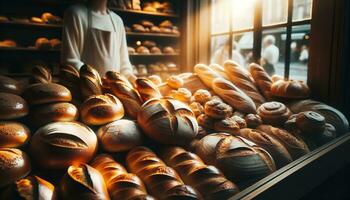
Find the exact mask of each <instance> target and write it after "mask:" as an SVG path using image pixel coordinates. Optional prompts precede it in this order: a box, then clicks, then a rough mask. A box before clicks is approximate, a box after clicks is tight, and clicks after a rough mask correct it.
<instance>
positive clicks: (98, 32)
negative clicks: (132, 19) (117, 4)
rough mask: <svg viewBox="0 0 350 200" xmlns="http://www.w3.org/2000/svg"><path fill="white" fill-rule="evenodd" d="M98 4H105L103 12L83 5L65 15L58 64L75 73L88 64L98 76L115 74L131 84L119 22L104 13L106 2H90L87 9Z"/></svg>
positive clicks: (129, 68)
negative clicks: (74, 69) (66, 66)
mask: <svg viewBox="0 0 350 200" xmlns="http://www.w3.org/2000/svg"><path fill="white" fill-rule="evenodd" d="M94 1H96V2H94ZM97 1H98V2H97ZM100 3H102V4H105V5H103V6H104V7H105V12H101V10H98V9H96V10H94V8H93V7H92V6H91V7H88V6H85V5H75V6H73V7H71V8H68V9H67V11H66V12H65V16H64V29H63V39H62V56H61V57H62V63H63V64H69V65H72V66H74V67H76V68H77V69H80V67H81V66H83V65H84V64H89V65H91V66H94V67H95V69H96V70H97V71H98V72H99V73H100V75H101V76H104V74H105V73H106V72H107V71H117V72H120V73H122V74H123V75H125V76H126V77H127V78H128V79H129V80H134V79H135V76H134V75H133V73H132V67H131V64H130V61H129V55H128V49H127V44H126V35H125V29H124V24H123V21H122V19H121V18H120V17H119V16H118V15H117V14H115V13H114V12H112V11H110V10H108V9H107V1H106V0H105V1H103V0H102V1H101V0H90V5H96V4H100ZM103 6H102V7H103Z"/></svg>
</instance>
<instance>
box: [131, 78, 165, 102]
mask: <svg viewBox="0 0 350 200" xmlns="http://www.w3.org/2000/svg"><path fill="white" fill-rule="evenodd" d="M135 83H136V89H137V91H138V92H139V94H140V96H141V98H142V100H143V101H144V102H146V101H148V100H150V99H152V98H161V97H162V95H161V94H160V92H159V90H158V88H157V86H155V85H154V84H153V83H152V82H151V81H150V80H148V79H145V78H138V79H137V80H136V81H135Z"/></svg>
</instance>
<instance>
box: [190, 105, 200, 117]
mask: <svg viewBox="0 0 350 200" xmlns="http://www.w3.org/2000/svg"><path fill="white" fill-rule="evenodd" d="M189 107H190V109H191V110H192V112H193V113H194V116H196V117H198V116H199V115H201V114H203V113H204V107H203V106H202V105H201V104H200V103H198V102H192V103H191V104H190V105H189Z"/></svg>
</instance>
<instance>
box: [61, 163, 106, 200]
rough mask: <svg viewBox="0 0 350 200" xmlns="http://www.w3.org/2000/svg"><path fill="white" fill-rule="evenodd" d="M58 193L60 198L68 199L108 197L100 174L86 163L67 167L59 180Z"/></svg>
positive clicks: (87, 199) (85, 199) (86, 199)
mask: <svg viewBox="0 0 350 200" xmlns="http://www.w3.org/2000/svg"><path fill="white" fill-rule="evenodd" d="M60 194H61V198H62V199H68V200H69V199H71V200H73V199H74V200H75V199H80V200H90V199H106V200H109V199H110V198H109V195H108V191H107V188H106V185H105V182H104V180H103V177H102V175H101V174H100V172H98V171H97V170H96V169H94V168H93V167H90V166H89V165H87V164H74V165H72V166H70V167H69V168H68V170H67V173H66V174H65V175H64V176H63V178H62V180H61V184H60Z"/></svg>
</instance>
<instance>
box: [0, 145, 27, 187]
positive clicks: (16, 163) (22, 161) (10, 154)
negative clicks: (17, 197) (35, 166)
mask: <svg viewBox="0 0 350 200" xmlns="http://www.w3.org/2000/svg"><path fill="white" fill-rule="evenodd" d="M30 171H31V165H30V161H29V158H28V156H27V155H26V154H25V153H24V152H23V151H21V150H19V149H13V148H0V177H1V178H0V188H2V187H4V186H6V185H8V184H10V183H12V182H14V181H17V180H19V179H21V178H24V177H25V176H27V175H28V174H29V172H30Z"/></svg>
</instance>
